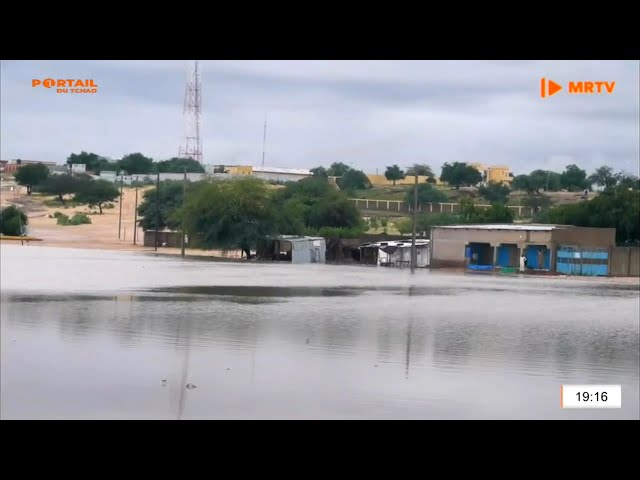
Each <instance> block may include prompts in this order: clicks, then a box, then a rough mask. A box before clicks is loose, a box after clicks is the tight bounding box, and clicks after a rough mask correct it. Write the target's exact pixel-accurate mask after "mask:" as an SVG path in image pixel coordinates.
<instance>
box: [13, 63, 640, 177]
mask: <svg viewBox="0 0 640 480" xmlns="http://www.w3.org/2000/svg"><path fill="white" fill-rule="evenodd" d="M186 66H187V62H186V61H155V60H154V61H144V60H140V61H133V60H127V61H2V63H1V64H0V68H1V70H0V87H1V99H0V100H1V104H0V105H1V106H0V108H1V110H0V143H1V155H2V158H3V159H10V158H28V159H42V160H54V161H57V162H64V160H65V159H66V157H67V156H68V155H69V154H70V153H71V152H78V151H80V150H88V151H94V152H96V153H100V154H102V155H107V156H111V157H119V156H122V155H124V154H126V153H131V152H137V151H140V152H143V153H145V154H147V155H150V156H152V157H154V158H156V159H163V158H168V157H171V156H174V155H176V154H177V151H178V147H179V145H180V143H181V140H182V135H183V131H184V122H183V119H182V116H181V113H182V100H183V96H184V82H185V79H186ZM202 70H203V100H204V106H203V110H204V114H203V124H202V126H203V128H202V131H203V147H204V148H203V149H204V156H205V161H206V163H249V164H254V165H258V164H259V163H260V161H261V149H262V125H263V121H264V117H265V114H266V115H267V118H268V123H269V128H268V141H267V162H266V163H267V164H269V165H273V166H282V167H301V168H304V167H314V166H316V165H319V164H329V163H331V162H333V161H342V162H345V163H349V164H352V165H353V166H354V167H358V168H362V169H364V170H365V171H369V172H375V170H376V169H378V170H379V171H383V170H384V168H385V166H386V165H390V164H392V163H398V164H400V165H409V164H411V163H414V162H426V163H429V164H431V165H432V166H433V167H435V169H436V170H438V169H439V167H440V166H441V165H442V164H443V163H444V162H454V161H467V162H471V161H478V162H485V163H489V164H506V165H510V166H511V167H512V168H513V170H514V171H515V173H522V172H528V171H531V170H533V169H535V168H549V169H556V170H562V169H563V168H564V166H565V165H567V163H577V164H579V165H581V166H583V167H584V168H587V169H588V170H593V169H594V168H596V167H598V166H599V165H601V164H608V165H611V166H613V167H614V168H616V169H620V170H626V171H630V172H634V173H638V155H639V143H640V138H639V121H638V115H639V95H638V84H639V82H640V80H639V74H638V62H637V61H358V60H354V61H345V60H340V61H307V60H305V61H266V60H260V61H203V62H202ZM543 76H544V77H547V78H551V79H553V80H554V81H556V82H558V83H560V84H561V85H566V82H568V81H578V80H591V81H597V80H604V81H616V90H615V92H614V94H612V95H602V96H596V95H593V96H589V95H586V96H580V95H567V94H566V91H562V92H560V93H559V94H557V95H555V96H554V97H552V98H546V99H541V98H540V97H539V79H540V77H543ZM46 77H53V78H94V79H96V81H97V83H98V84H99V85H100V90H99V93H98V94H96V95H75V96H73V95H57V94H56V93H55V92H53V91H51V90H46V89H34V88H32V87H31V79H32V78H46Z"/></svg>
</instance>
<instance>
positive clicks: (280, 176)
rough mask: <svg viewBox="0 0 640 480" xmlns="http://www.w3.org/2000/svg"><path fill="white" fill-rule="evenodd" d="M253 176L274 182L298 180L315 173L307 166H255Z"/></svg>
mask: <svg viewBox="0 0 640 480" xmlns="http://www.w3.org/2000/svg"><path fill="white" fill-rule="evenodd" d="M252 176H254V177H256V178H260V179H262V180H270V181H274V182H297V181H299V180H302V179H304V178H309V177H311V176H313V174H312V173H311V170H308V169H306V168H278V167H253V173H252Z"/></svg>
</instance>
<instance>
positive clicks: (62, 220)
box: [53, 212, 69, 225]
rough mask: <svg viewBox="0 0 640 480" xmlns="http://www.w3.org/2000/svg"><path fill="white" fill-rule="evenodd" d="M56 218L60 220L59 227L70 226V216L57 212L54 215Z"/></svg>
mask: <svg viewBox="0 0 640 480" xmlns="http://www.w3.org/2000/svg"><path fill="white" fill-rule="evenodd" d="M53 216H54V217H55V218H57V219H58V221H57V223H58V225H69V216H68V215H65V214H64V213H60V212H56V213H54V214H53Z"/></svg>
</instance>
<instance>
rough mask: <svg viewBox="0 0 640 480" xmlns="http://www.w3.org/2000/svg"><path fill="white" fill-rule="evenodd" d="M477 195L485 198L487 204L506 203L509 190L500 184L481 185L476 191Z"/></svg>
mask: <svg viewBox="0 0 640 480" xmlns="http://www.w3.org/2000/svg"><path fill="white" fill-rule="evenodd" d="M478 193H479V194H480V195H482V196H483V197H484V198H486V199H487V200H488V201H489V203H503V204H504V203H507V200H509V194H510V193H511V189H510V188H509V187H508V186H507V185H505V184H504V183H501V182H489V184H488V185H482V186H481V187H480V188H479V189H478Z"/></svg>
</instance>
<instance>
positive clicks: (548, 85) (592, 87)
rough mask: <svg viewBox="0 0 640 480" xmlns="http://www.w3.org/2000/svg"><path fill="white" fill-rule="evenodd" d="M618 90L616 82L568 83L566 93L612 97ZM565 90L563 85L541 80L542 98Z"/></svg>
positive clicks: (545, 79)
mask: <svg viewBox="0 0 640 480" xmlns="http://www.w3.org/2000/svg"><path fill="white" fill-rule="evenodd" d="M615 88H616V82H605V81H597V82H585V81H579V82H568V83H567V85H566V88H565V91H566V92H567V93H568V94H570V95H576V94H578V95H611V94H612V93H613V92H614V90H615ZM562 90H563V87H562V85H560V84H558V83H556V82H554V81H553V80H550V79H547V78H544V77H542V78H541V79H540V96H541V97H542V98H545V97H551V96H552V95H555V94H556V93H558V92H560V91H562Z"/></svg>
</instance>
